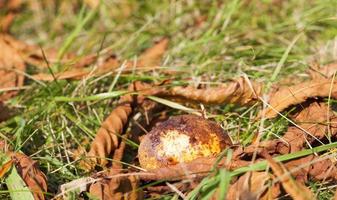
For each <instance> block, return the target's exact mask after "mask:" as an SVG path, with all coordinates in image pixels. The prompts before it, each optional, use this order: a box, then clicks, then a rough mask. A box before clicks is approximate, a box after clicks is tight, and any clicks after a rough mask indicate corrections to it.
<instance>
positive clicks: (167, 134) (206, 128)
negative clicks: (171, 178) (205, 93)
mask: <svg viewBox="0 0 337 200" xmlns="http://www.w3.org/2000/svg"><path fill="white" fill-rule="evenodd" d="M231 144H232V143H231V140H230V138H229V136H228V135H227V134H226V133H225V132H224V131H223V129H222V128H221V127H220V125H218V124H217V123H215V122H213V121H210V120H207V119H204V118H202V117H198V116H195V115H180V116H175V117H171V118H170V119H168V120H167V121H164V122H162V123H160V124H159V125H158V126H156V127H155V128H154V129H152V130H151V131H150V132H149V133H148V134H147V135H145V136H144V138H143V139H142V141H141V143H140V146H139V149H138V157H139V163H140V166H141V167H142V168H144V169H147V170H151V169H156V168H160V167H167V166H169V165H175V164H178V163H183V162H189V161H192V160H194V159H196V158H200V157H208V156H215V155H217V154H219V153H220V152H221V151H222V150H223V149H224V148H226V147H227V146H229V145H231Z"/></svg>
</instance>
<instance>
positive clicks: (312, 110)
mask: <svg viewBox="0 0 337 200" xmlns="http://www.w3.org/2000/svg"><path fill="white" fill-rule="evenodd" d="M290 117H291V119H292V120H293V121H294V123H296V124H297V126H294V125H293V124H291V125H290V126H289V127H288V130H287V131H286V132H285V133H284V135H283V136H282V137H281V138H279V139H274V140H266V141H261V142H259V143H258V144H252V145H250V146H247V147H246V148H244V150H242V151H241V149H238V150H236V152H235V153H234V155H235V156H241V157H242V156H244V155H252V154H253V153H254V152H262V151H267V152H268V153H270V154H274V153H280V154H288V153H293V152H296V151H299V150H302V149H303V148H305V145H306V144H307V142H308V143H309V144H313V143H315V142H316V143H317V142H318V143H319V142H320V141H324V140H325V139H328V138H329V137H330V138H334V137H335V136H336V135H337V116H336V115H335V113H334V112H333V110H331V108H329V106H328V105H327V104H326V103H323V102H317V101H309V102H306V103H303V104H302V105H301V106H298V109H297V110H296V114H295V115H291V116H290Z"/></svg>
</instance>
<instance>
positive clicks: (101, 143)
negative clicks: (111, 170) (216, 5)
mask: <svg viewBox="0 0 337 200" xmlns="http://www.w3.org/2000/svg"><path fill="white" fill-rule="evenodd" d="M129 91H130V92H132V91H139V92H141V93H143V94H152V93H155V92H156V90H152V88H151V85H148V84H143V83H141V82H135V83H133V84H131V85H130V86H129ZM139 100H142V101H143V100H144V97H141V95H139V96H138V97H137V98H134V96H133V95H131V94H127V95H124V96H122V97H121V98H120V100H119V104H118V106H117V107H116V108H115V109H114V110H113V111H112V112H111V113H110V115H109V116H108V117H107V118H106V119H105V120H104V122H103V123H102V125H101V127H100V129H99V130H98V131H97V134H96V136H95V139H94V140H93V141H92V143H91V146H90V151H89V152H88V157H89V158H90V159H89V161H83V162H82V168H84V169H87V170H91V169H92V168H93V167H94V166H95V165H96V164H99V165H101V166H105V165H106V164H107V163H108V162H107V160H106V158H107V157H108V156H109V155H110V154H111V153H113V151H114V150H116V149H117V148H119V145H120V142H119V140H120V139H119V138H120V136H121V135H122V134H123V132H124V131H125V129H126V128H125V127H126V125H127V124H128V122H129V117H130V116H131V114H132V111H133V109H134V104H135V103H141V102H139ZM135 101H136V102H135Z"/></svg>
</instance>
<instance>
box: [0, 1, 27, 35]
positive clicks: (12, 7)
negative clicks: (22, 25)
mask: <svg viewBox="0 0 337 200" xmlns="http://www.w3.org/2000/svg"><path fill="white" fill-rule="evenodd" d="M2 1H3V0H2ZM21 3H22V1H21V0H7V1H4V2H0V4H1V6H0V9H6V11H7V12H6V15H5V16H2V17H1V16H0V32H8V31H9V28H10V27H11V25H12V23H13V21H14V18H15V16H16V15H17V13H18V11H19V9H20V7H21Z"/></svg>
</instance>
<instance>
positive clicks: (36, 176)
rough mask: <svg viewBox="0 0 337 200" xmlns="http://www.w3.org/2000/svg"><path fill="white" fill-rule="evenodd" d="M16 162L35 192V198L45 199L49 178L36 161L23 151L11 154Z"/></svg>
mask: <svg viewBox="0 0 337 200" xmlns="http://www.w3.org/2000/svg"><path fill="white" fill-rule="evenodd" d="M9 155H10V157H11V158H12V160H13V161H14V163H15V167H16V169H17V172H18V173H19V174H20V176H21V177H22V179H23V180H24V181H25V183H26V184H27V186H28V188H29V189H30V190H31V192H32V193H33V196H34V199H35V200H44V199H45V197H44V194H45V193H46V192H47V178H46V176H45V175H44V173H43V172H41V171H40V169H39V168H38V166H37V164H36V162H35V161H33V160H32V159H31V158H29V157H28V156H26V155H25V154H22V153H14V152H13V153H10V154H9Z"/></svg>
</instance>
